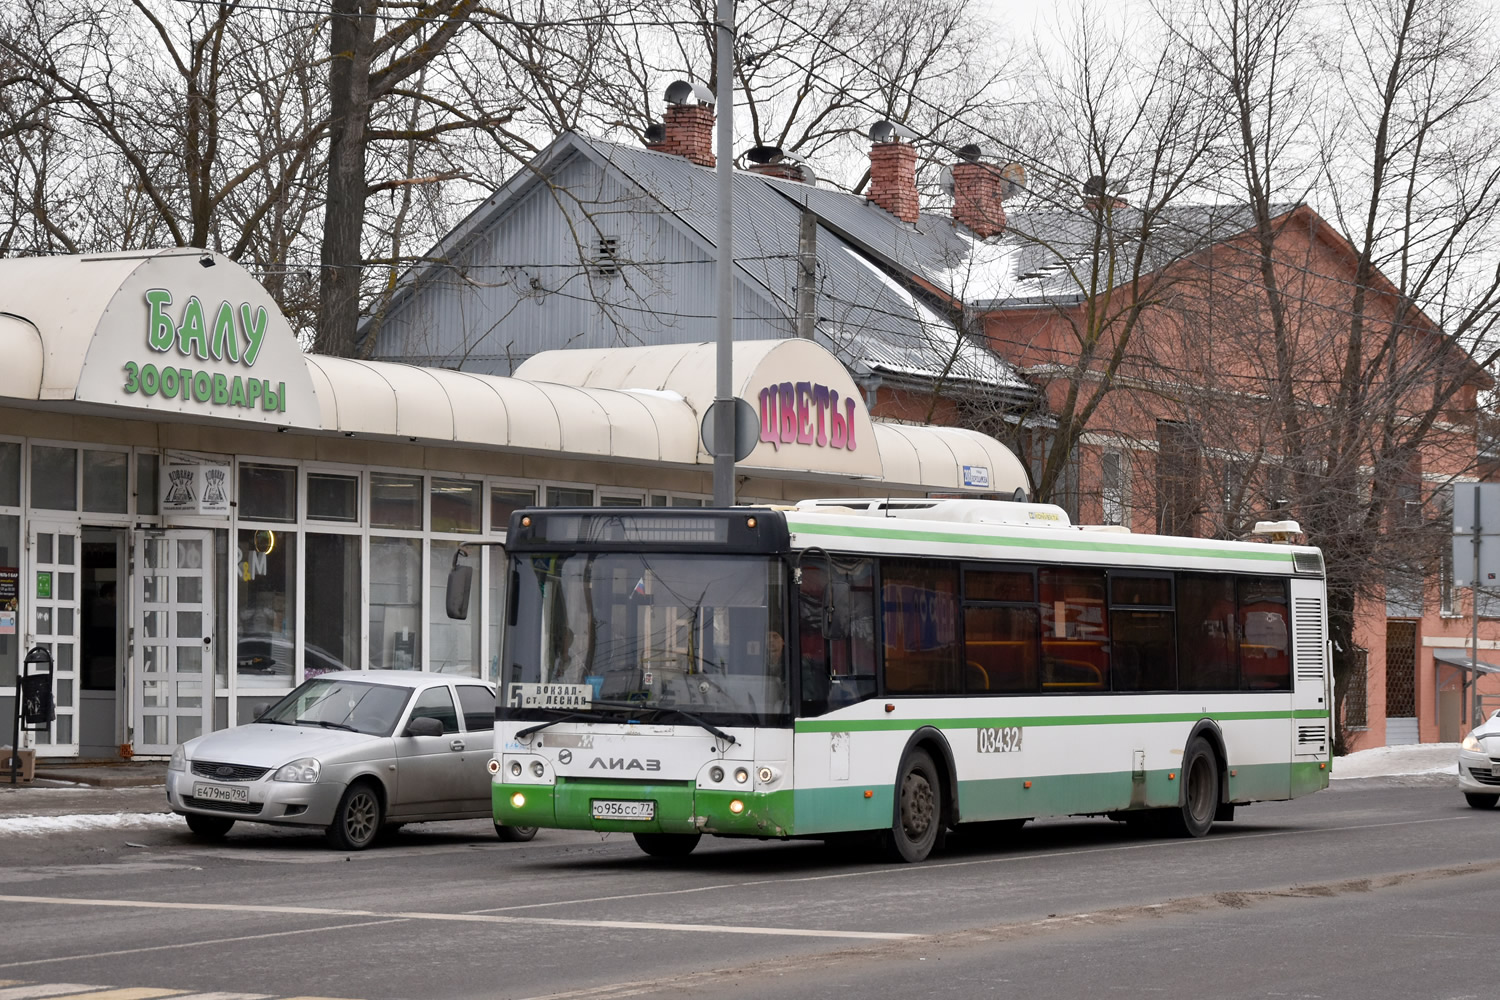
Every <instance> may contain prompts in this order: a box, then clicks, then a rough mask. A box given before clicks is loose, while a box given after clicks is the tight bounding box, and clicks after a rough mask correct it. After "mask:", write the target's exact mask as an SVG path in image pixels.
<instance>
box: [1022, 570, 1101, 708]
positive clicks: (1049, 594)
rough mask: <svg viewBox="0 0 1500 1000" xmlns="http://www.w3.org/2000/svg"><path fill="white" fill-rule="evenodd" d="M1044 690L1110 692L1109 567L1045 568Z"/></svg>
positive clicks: (1041, 578)
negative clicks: (1106, 607) (1106, 589)
mask: <svg viewBox="0 0 1500 1000" xmlns="http://www.w3.org/2000/svg"><path fill="white" fill-rule="evenodd" d="M1038 583H1039V584H1040V586H1041V598H1042V599H1041V612H1042V615H1041V617H1042V690H1044V691H1053V692H1066V691H1108V690H1109V633H1108V628H1107V626H1108V622H1106V620H1105V617H1104V571H1103V570H1097V569H1043V570H1042V571H1041V572H1040V574H1039V579H1038Z"/></svg>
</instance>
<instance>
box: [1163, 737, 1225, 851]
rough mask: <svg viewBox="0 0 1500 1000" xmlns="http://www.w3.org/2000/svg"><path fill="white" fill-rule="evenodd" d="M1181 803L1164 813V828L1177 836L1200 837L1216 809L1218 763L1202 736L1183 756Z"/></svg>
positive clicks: (1189, 745) (1205, 830) (1217, 805)
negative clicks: (1165, 823)
mask: <svg viewBox="0 0 1500 1000" xmlns="http://www.w3.org/2000/svg"><path fill="white" fill-rule="evenodd" d="M1181 776H1182V805H1181V806H1179V807H1178V808H1176V809H1172V810H1169V811H1168V813H1167V829H1168V831H1169V832H1171V833H1172V834H1173V835H1175V836H1178V837H1202V836H1203V835H1205V834H1206V833H1208V829H1209V827H1211V826H1213V825H1214V814H1215V813H1217V812H1218V811H1219V764H1218V762H1217V761H1216V760H1214V752H1213V750H1212V749H1210V748H1209V745H1208V742H1207V741H1206V740H1203V739H1202V738H1199V739H1195V740H1193V742H1191V743H1189V744H1188V748H1187V753H1185V754H1183V755H1182V772H1181Z"/></svg>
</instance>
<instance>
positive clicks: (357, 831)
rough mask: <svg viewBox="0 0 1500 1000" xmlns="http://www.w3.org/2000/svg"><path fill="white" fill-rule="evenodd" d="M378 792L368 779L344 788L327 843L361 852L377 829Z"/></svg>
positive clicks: (379, 810) (370, 842)
mask: <svg viewBox="0 0 1500 1000" xmlns="http://www.w3.org/2000/svg"><path fill="white" fill-rule="evenodd" d="M382 811H383V810H382V809H381V807H380V795H379V793H377V792H376V791H375V789H374V788H373V787H372V786H371V785H370V783H369V782H367V781H356V782H355V783H354V784H352V785H350V786H349V787H348V788H347V789H345V790H344V797H343V798H341V799H339V807H338V808H337V809H335V810H334V811H333V823H332V825H330V826H329V827H328V830H327V834H328V844H329V846H330V847H332V848H334V849H335V850H339V851H362V850H364V849H365V848H366V847H369V846H370V845H371V844H372V843H374V841H375V836H376V834H378V833H379V832H380V814H381V812H382Z"/></svg>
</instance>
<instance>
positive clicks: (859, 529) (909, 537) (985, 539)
mask: <svg viewBox="0 0 1500 1000" xmlns="http://www.w3.org/2000/svg"><path fill="white" fill-rule="evenodd" d="M788 527H790V528H791V529H792V530H793V531H795V532H796V533H798V534H807V535H837V536H841V537H846V538H890V539H895V540H899V541H906V542H951V543H957V544H964V545H990V546H1007V547H1011V548H1018V549H1067V550H1070V551H1074V552H1118V553H1125V554H1131V553H1145V554H1147V555H1157V556H1193V557H1204V558H1214V559H1244V560H1249V561H1252V562H1279V563H1284V564H1290V563H1291V561H1292V553H1291V552H1290V551H1287V550H1285V549H1278V548H1275V547H1272V546H1270V545H1265V546H1254V547H1252V548H1263V549H1265V550H1266V551H1264V552H1257V551H1252V550H1243V549H1190V548H1183V547H1181V546H1175V545H1149V544H1131V545H1124V544H1121V543H1119V542H1109V541H1104V540H1103V539H1102V538H1094V537H1089V538H1087V539H1078V540H1076V541H1073V540H1069V539H1063V538H1022V537H1017V536H1015V535H1000V536H996V535H970V534H960V533H957V532H946V531H923V530H921V529H917V528H884V527H878V528H877V527H865V526H864V525H843V524H816V523H812V522H802V521H797V522H794V523H789V524H788Z"/></svg>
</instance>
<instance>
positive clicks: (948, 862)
mask: <svg viewBox="0 0 1500 1000" xmlns="http://www.w3.org/2000/svg"><path fill="white" fill-rule="evenodd" d="M1451 782H1452V779H1451V778H1425V779H1404V780H1401V779H1382V780H1373V781H1357V782H1340V783H1337V784H1336V785H1335V787H1334V788H1333V789H1331V790H1329V791H1327V792H1323V793H1320V794H1318V795H1315V796H1313V797H1311V798H1308V799H1302V800H1298V801H1295V802H1290V803H1275V804H1263V805H1259V806H1254V807H1249V808H1245V809H1241V810H1240V813H1239V819H1237V820H1236V821H1235V822H1233V823H1229V824H1219V825H1218V826H1216V828H1215V830H1214V832H1213V834H1211V835H1210V836H1209V837H1207V838H1205V839H1202V840H1196V841H1181V840H1155V839H1142V838H1140V837H1138V836H1136V835H1135V834H1134V833H1133V832H1132V831H1127V830H1126V829H1125V828H1124V827H1123V826H1122V825H1120V824H1116V823H1111V822H1109V821H1107V820H1069V821H1057V822H1047V823H1038V824H1032V825H1030V826H1028V827H1026V828H1025V829H1024V830H1023V831H1021V832H1020V833H1019V834H1017V835H1016V836H1015V837H1014V838H1013V839H1012V840H1011V841H1010V842H1009V843H1007V844H1002V845H996V844H985V843H973V842H966V841H964V840H963V839H962V838H959V837H955V838H953V839H952V840H950V844H949V848H948V849H947V850H946V851H945V852H944V853H943V854H942V855H941V856H938V857H935V858H934V859H933V860H931V861H929V862H928V863H927V864H924V865H916V866H894V865H886V864H878V863H871V862H869V861H867V860H863V859H860V858H858V857H851V856H849V855H848V854H847V852H839V851H834V850H831V849H829V848H825V847H823V846H822V845H820V844H812V843H789V844H780V843H765V844H762V843H744V842H735V841H714V840H706V841H705V842H704V843H703V845H702V846H701V847H700V848H699V850H698V852H697V853H695V854H694V855H693V856H692V857H690V858H689V859H687V860H686V861H682V862H662V861H658V860H653V859H650V858H647V857H646V856H645V855H643V854H641V853H640V852H639V851H638V850H637V849H636V847H635V845H634V843H633V841H631V839H630V838H628V837H623V836H620V835H614V836H611V837H607V838H601V837H600V836H598V835H592V834H578V833H563V832H555V831H542V833H541V834H539V835H538V837H537V839H536V840H535V841H533V842H531V843H529V844H519V845H516V844H502V843H500V842H498V841H497V840H495V838H494V836H493V832H492V831H491V830H489V828H488V825H487V824H484V823H478V822H475V823H450V824H437V825H432V826H429V827H426V828H424V827H408V828H407V829H406V830H403V831H402V832H401V833H400V834H398V835H396V836H395V837H393V838H391V839H390V840H389V842H387V843H385V844H382V845H381V846H379V847H377V848H376V849H373V850H371V851H368V852H365V853H362V854H353V855H346V854H339V853H334V852H331V851H328V850H327V849H325V848H324V847H323V843H322V839H321V838H320V837H318V836H317V835H315V834H304V833H296V832H287V831H281V830H270V829H265V828H255V827H237V828H236V829H235V830H234V831H233V832H232V833H231V834H230V835H229V837H228V838H227V839H226V840H224V841H223V842H221V843H218V844H214V845H204V844H201V843H198V842H196V841H194V840H193V839H192V838H191V836H190V835H189V834H188V833H187V831H186V829H185V828H183V827H181V826H179V825H177V824H176V823H175V822H172V821H170V820H166V819H162V820H156V821H152V822H149V823H147V824H146V825H141V826H134V827H130V828H122V829H102V830H101V829H95V830H79V831H71V832H65V833H54V834H50V835H47V836H24V835H8V836H4V837H0V859H3V867H0V907H3V910H0V912H3V913H4V918H3V919H4V929H3V931H0V1000H40V998H43V997H49V998H57V1000H62V998H65V997H68V998H70V997H74V996H77V995H79V994H83V993H87V992H89V991H90V990H105V989H108V990H109V991H110V992H108V993H96V994H95V995H94V996H95V1000H153V998H168V997H172V998H174V1000H175V998H179V997H180V998H181V1000H188V998H189V997H190V996H198V995H204V994H213V996H212V998H210V997H208V996H203V997H202V1000H254V998H258V997H273V998H290V997H320V998H321V997H336V998H351V1000H406V998H423V1000H467V998H486V1000H488V998H500V997H510V998H530V997H546V996H563V997H569V998H579V1000H582V998H588V1000H598V998H607V997H623V996H652V995H660V996H710V995H713V996H719V995H723V994H725V993H729V992H733V993H736V994H747V993H748V995H750V996H753V997H776V998H780V997H787V998H792V997H798V998H802V997H834V996H839V997H843V996H851V997H861V998H864V997H869V998H897V997H900V998H910V997H914V996H916V997H986V996H1004V997H1016V996H1037V997H1080V998H1082V997H1088V998H1099V997H1105V996H1117V995H1120V996H1139V995H1145V994H1159V995H1164V996H1169V997H1188V996H1208V997H1216V998H1237V997H1246V998H1248V997H1286V996H1291V997H1329V998H1333V997H1350V998H1355V997H1357V998H1360V1000H1369V998H1382V997H1400V998H1403V1000H1406V998H1417V997H1420V998H1458V997H1478V996H1485V997H1488V996H1490V995H1491V994H1492V993H1493V982H1494V976H1493V973H1494V970H1495V968H1496V965H1495V961H1494V956H1495V954H1496V945H1495V940H1496V939H1495V937H1494V935H1493V934H1492V933H1491V928H1492V926H1493V919H1492V916H1491V914H1492V913H1493V911H1494V900H1495V899H1497V898H1500V810H1495V811H1491V812H1478V811H1475V810H1472V809H1469V808H1468V807H1467V806H1466V805H1465V804H1464V802H1463V799H1462V797H1461V796H1460V795H1459V794H1458V793H1457V792H1456V791H1455V790H1454V789H1453V787H1452V784H1451ZM129 794H132V795H140V794H143V793H141V792H139V791H136V790H131V792H130V793H129ZM122 795H124V797H123V798H122V799H121V801H122V802H124V801H127V800H128V798H129V796H128V795H125V793H122ZM132 845H133V846H132ZM1486 970H1488V971H1486Z"/></svg>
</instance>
